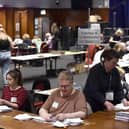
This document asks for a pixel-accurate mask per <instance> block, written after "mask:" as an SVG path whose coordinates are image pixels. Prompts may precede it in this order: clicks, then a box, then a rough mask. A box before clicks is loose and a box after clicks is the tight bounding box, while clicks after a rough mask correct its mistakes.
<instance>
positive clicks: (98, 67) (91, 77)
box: [0, 26, 129, 121]
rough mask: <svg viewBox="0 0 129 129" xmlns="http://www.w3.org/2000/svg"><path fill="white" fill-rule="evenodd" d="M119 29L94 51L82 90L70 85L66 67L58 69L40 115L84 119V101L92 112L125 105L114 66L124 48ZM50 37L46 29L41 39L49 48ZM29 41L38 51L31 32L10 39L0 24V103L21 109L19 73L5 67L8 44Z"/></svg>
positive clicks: (23, 97)
mask: <svg viewBox="0 0 129 129" xmlns="http://www.w3.org/2000/svg"><path fill="white" fill-rule="evenodd" d="M118 32H119V33H118ZM120 33H121V32H120V30H119V31H118V30H117V31H116V32H115V34H114V35H115V36H112V37H111V38H110V43H111V44H110V43H109V44H110V45H109V46H110V48H103V49H102V50H100V51H98V52H96V53H95V55H94V59H93V62H94V61H95V62H94V63H93V62H92V63H93V66H92V67H91V68H90V70H89V74H88V77H87V81H86V84H85V86H84V90H83V91H81V90H79V89H75V88H74V77H73V74H72V73H71V72H70V71H67V70H65V71H62V72H60V73H59V75H58V89H57V90H56V91H54V92H53V93H52V94H51V95H50V96H49V97H48V99H47V100H46V101H45V103H44V104H43V105H42V106H41V108H40V110H39V116H40V117H42V118H43V119H45V120H46V121H51V120H52V121H53V120H64V119H66V118H78V117H79V118H82V119H85V118H86V117H87V114H88V108H87V105H90V106H91V109H92V111H93V112H97V111H105V110H107V111H113V110H114V109H115V105H116V104H119V103H123V104H124V106H129V101H128V99H129V98H127V97H126V96H125V95H124V92H123V89H122V88H123V87H122V84H121V76H120V71H119V69H118V68H117V63H118V60H119V58H121V56H123V53H121V51H122V52H124V53H125V51H126V45H123V43H120V42H118V41H120V40H121V36H122V35H123V32H122V33H121V34H122V35H121V34H120ZM116 35H117V36H116ZM116 37H117V38H116ZM118 37H119V38H118ZM52 38H53V36H52V35H51V34H50V33H46V35H45V39H44V42H45V43H46V44H45V45H46V46H49V47H48V48H49V49H52V46H51V45H52V44H51V42H52ZM33 43H35V45H36V47H37V51H38V52H40V45H41V43H42V40H41V39H40V38H39V37H37V36H34V39H33V40H31V39H30V36H29V35H28V34H24V35H23V38H22V39H21V38H20V37H19V35H16V39H15V40H14V42H13V41H12V39H11V38H10V36H8V34H6V31H5V30H4V28H3V26H0V66H1V68H2V73H3V78H4V87H3V89H2V97H1V99H0V105H7V106H9V107H12V108H14V109H18V110H23V111H24V110H25V108H26V105H27V100H28V95H27V90H26V89H25V88H24V87H23V79H22V74H21V72H20V70H18V69H12V70H9V64H10V57H11V48H13V47H14V46H15V45H19V44H26V45H27V46H31V45H32V44H33ZM112 43H113V44H112ZM114 43H115V44H114ZM44 47H45V46H44ZM121 54H122V55H121Z"/></svg>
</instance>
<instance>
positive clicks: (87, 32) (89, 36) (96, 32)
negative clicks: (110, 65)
mask: <svg viewBox="0 0 129 129" xmlns="http://www.w3.org/2000/svg"><path fill="white" fill-rule="evenodd" d="M92 43H93V44H99V43H101V34H100V29H91V28H78V45H87V44H92Z"/></svg>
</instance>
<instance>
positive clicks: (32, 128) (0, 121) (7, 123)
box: [0, 110, 54, 129]
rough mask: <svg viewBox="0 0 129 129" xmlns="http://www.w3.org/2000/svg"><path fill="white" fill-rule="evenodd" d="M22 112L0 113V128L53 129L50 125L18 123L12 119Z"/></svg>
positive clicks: (32, 122)
mask: <svg viewBox="0 0 129 129" xmlns="http://www.w3.org/2000/svg"><path fill="white" fill-rule="evenodd" d="M21 113H24V112H20V111H16V110H13V111H11V112H6V113H5V112H4V113H0V128H3V129H54V127H52V125H51V124H48V123H41V122H36V121H33V120H26V121H19V120H15V119H14V118H13V117H14V116H15V115H17V114H21Z"/></svg>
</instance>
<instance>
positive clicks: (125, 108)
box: [115, 103, 129, 110]
mask: <svg viewBox="0 0 129 129" xmlns="http://www.w3.org/2000/svg"><path fill="white" fill-rule="evenodd" d="M115 110H129V106H124V104H123V103H120V104H117V105H115Z"/></svg>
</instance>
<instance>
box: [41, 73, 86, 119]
mask: <svg viewBox="0 0 129 129" xmlns="http://www.w3.org/2000/svg"><path fill="white" fill-rule="evenodd" d="M58 80H59V89H58V90H56V91H54V92H53V93H52V94H51V95H50V96H49V97H48V99H47V101H46V102H45V103H44V104H43V105H42V107H41V109H40V110H39V115H40V116H41V117H42V118H44V119H45V120H46V121H50V120H64V119H66V118H76V117H79V118H85V117H86V114H87V105H86V100H85V97H84V95H83V93H82V92H81V91H80V90H77V89H75V88H74V87H73V75H72V74H71V73H70V72H68V71H62V72H61V73H60V74H59V76H58Z"/></svg>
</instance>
